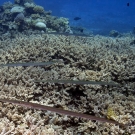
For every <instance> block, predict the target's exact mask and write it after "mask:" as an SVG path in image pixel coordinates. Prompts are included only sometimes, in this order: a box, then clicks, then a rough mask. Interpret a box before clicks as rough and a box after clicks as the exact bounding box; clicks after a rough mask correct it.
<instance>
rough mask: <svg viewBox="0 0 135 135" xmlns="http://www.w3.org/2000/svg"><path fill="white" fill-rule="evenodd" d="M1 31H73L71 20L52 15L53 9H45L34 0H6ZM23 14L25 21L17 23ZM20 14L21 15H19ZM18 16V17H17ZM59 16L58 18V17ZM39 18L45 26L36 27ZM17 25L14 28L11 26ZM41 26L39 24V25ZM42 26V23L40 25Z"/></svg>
mask: <svg viewBox="0 0 135 135" xmlns="http://www.w3.org/2000/svg"><path fill="white" fill-rule="evenodd" d="M0 9H1V10H0V33H1V34H5V33H11V32H12V31H17V32H18V31H19V32H22V31H25V30H30V29H32V30H39V31H45V32H50V31H56V32H66V33H72V30H71V28H70V26H69V21H68V19H67V18H64V17H60V18H58V17H54V16H52V15H51V11H45V10H44V8H43V7H42V6H40V5H36V4H35V3H34V1H32V0H15V1H14V4H12V3H11V2H6V3H4V4H3V5H2V6H1V7H0ZM19 13H20V14H21V15H22V14H23V15H24V16H25V17H21V19H22V18H23V23H21V24H19V25H18V24H15V23H14V20H16V19H17V18H20V17H17V15H18V14H19ZM19 16H20V15H19ZM16 17H17V18H16ZM56 18H57V19H56ZM37 20H40V21H38V22H40V24H41V23H42V26H43V23H44V27H40V29H39V27H36V26H35V25H37V24H36V23H38V22H37ZM13 25H16V27H14V28H13V29H12V27H11V26H13ZM38 26H39V25H38ZM40 26H41V25H40ZM45 26H46V27H45ZM42 28H43V29H42Z"/></svg>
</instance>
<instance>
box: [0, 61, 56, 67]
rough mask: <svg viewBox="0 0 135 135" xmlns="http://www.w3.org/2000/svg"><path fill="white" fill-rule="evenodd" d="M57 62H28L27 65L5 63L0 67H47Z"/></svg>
mask: <svg viewBox="0 0 135 135" xmlns="http://www.w3.org/2000/svg"><path fill="white" fill-rule="evenodd" d="M56 62H57V61H49V62H28V63H7V64H1V65H0V67H5V66H7V67H17V66H24V67H28V66H48V65H52V64H54V63H56Z"/></svg>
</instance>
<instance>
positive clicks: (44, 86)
mask: <svg viewBox="0 0 135 135" xmlns="http://www.w3.org/2000/svg"><path fill="white" fill-rule="evenodd" d="M52 60H60V61H61V62H60V63H55V64H53V65H49V66H42V67H40V66H35V67H32V66H31V67H21V66H20V67H0V98H8V99H16V100H22V101H28V102H34V103H39V104H42V105H48V106H54V107H58V108H62V109H65V110H71V111H74V112H80V113H87V114H90V115H93V116H97V117H102V118H106V117H107V108H108V107H111V108H113V110H114V111H115V113H116V120H117V121H119V122H120V123H123V124H127V123H128V124H129V125H128V126H127V127H126V128H123V127H120V126H119V125H115V124H109V123H102V122H97V121H91V120H86V119H79V118H75V117H69V116H64V115H60V114H56V113H52V112H49V111H41V110H34V109H30V108H23V107H21V106H17V105H13V104H9V103H2V102H0V110H1V111H0V135H130V134H135V39H134V37H132V36H124V37H121V38H111V37H104V36H99V35H97V36H91V37H79V36H64V35H51V34H50V35H47V34H42V35H41V34H31V35H29V36H28V35H24V34H18V35H16V37H15V38H13V39H10V38H8V37H5V36H4V37H1V40H0V63H1V64H4V63H18V62H22V63H24V62H46V61H52ZM39 79H40V80H43V79H44V80H46V79H70V80H93V81H106V82H109V81H114V82H116V83H118V84H120V86H101V85H75V84H54V83H35V82H34V80H39Z"/></svg>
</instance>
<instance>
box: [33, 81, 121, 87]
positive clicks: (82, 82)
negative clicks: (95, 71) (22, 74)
mask: <svg viewBox="0 0 135 135" xmlns="http://www.w3.org/2000/svg"><path fill="white" fill-rule="evenodd" d="M34 82H37V83H40V82H49V83H64V84H65V83H70V84H93V85H110V86H118V85H119V84H117V83H114V82H102V81H98V82H96V81H83V80H35V81H34Z"/></svg>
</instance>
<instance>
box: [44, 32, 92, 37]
mask: <svg viewBox="0 0 135 135" xmlns="http://www.w3.org/2000/svg"><path fill="white" fill-rule="evenodd" d="M45 34H52V35H64V36H81V37H92V36H93V35H87V34H71V33H64V32H63V33H60V32H48V33H45Z"/></svg>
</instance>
